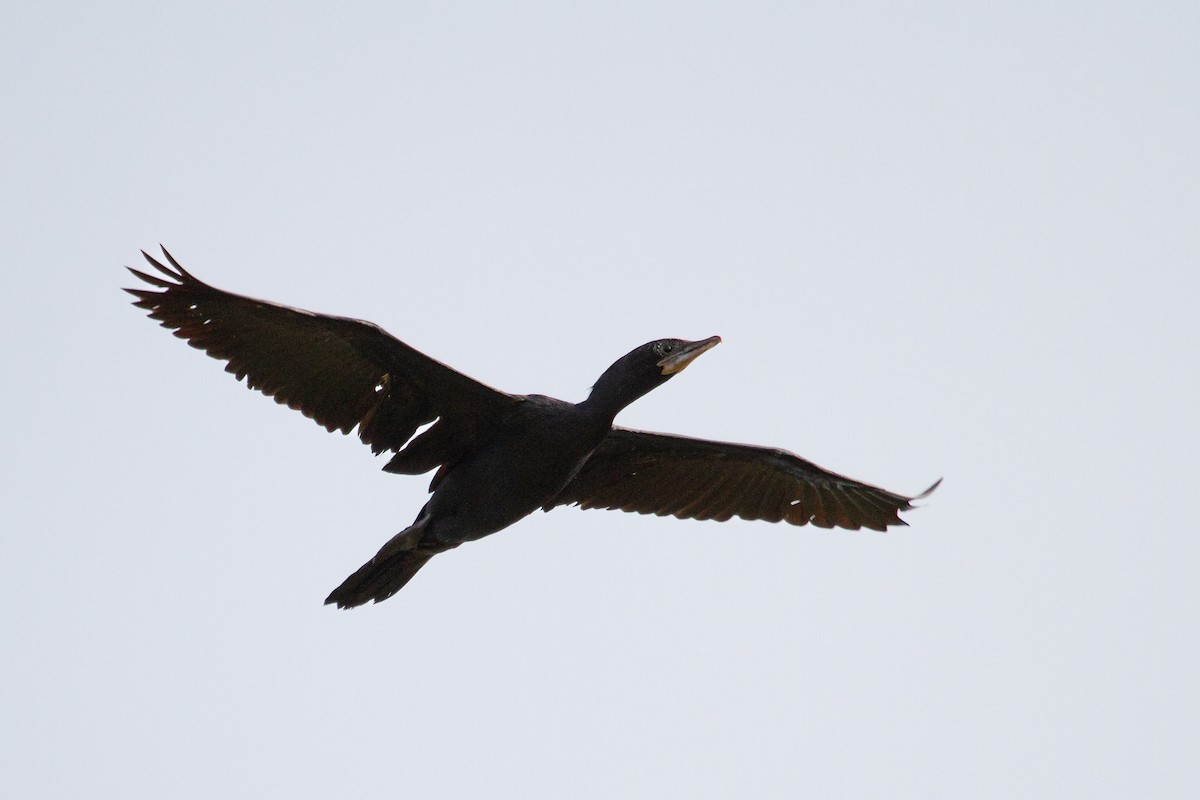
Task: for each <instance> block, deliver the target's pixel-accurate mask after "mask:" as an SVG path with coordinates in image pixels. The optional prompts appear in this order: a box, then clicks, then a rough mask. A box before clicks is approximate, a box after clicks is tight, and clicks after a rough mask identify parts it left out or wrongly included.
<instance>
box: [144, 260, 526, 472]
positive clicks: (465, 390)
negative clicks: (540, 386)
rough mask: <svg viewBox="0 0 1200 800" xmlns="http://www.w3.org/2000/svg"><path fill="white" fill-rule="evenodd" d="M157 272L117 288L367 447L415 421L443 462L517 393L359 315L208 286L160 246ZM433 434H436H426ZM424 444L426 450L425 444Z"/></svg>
mask: <svg viewBox="0 0 1200 800" xmlns="http://www.w3.org/2000/svg"><path fill="white" fill-rule="evenodd" d="M142 255H144V256H145V257H146V260H147V261H148V262H150V264H151V265H152V266H153V267H154V268H155V269H156V270H157V271H158V272H159V273H161V275H151V274H147V273H145V272H140V271H138V270H136V269H132V268H131V269H130V272H132V273H133V274H134V275H136V276H137V277H138V278H141V279H142V280H143V281H145V282H146V283H148V284H150V285H151V286H153V287H155V288H156V289H157V291H156V290H155V289H126V291H127V292H129V293H130V294H132V295H133V296H134V297H136V298H137V300H136V301H135V303H134V305H136V306H139V307H140V308H144V309H146V310H147V311H149V312H150V317H151V318H153V319H156V320H158V321H159V322H161V323H162V325H163V327H166V328H170V329H172V330H173V331H174V333H175V335H176V336H178V337H179V338H181V339H184V340H186V341H187V342H188V344H190V345H192V347H196V348H199V349H201V350H203V351H204V352H206V353H208V354H209V355H210V356H212V357H213V358H216V359H220V360H221V361H225V362H228V363H227V364H226V366H225V370H226V372H230V373H232V374H233V375H235V376H236V377H237V378H238V379H239V380H241V379H242V378H245V380H246V385H247V386H249V387H250V388H251V389H257V390H259V391H260V392H262V393H263V394H265V395H268V396H269V397H273V398H274V399H275V401H276V402H278V403H282V404H284V405H287V406H288V407H289V408H294V409H296V410H298V411H300V412H301V413H302V414H304V415H305V416H306V417H309V418H311V419H313V420H314V421H316V422H317V423H319V424H320V425H322V426H324V427H325V428H326V429H327V430H329V431H341V432H342V433H349V432H350V431H351V430H353V429H354V428H355V426H357V427H358V435H359V437H360V438H361V439H362V440H363V442H364V443H366V444H368V445H370V447H371V449H372V450H373V451H375V452H376V453H380V452H382V451H384V450H399V449H400V448H401V447H403V446H404V445H405V443H406V442H408V441H409V439H411V438H412V436H413V434H414V433H415V432H416V431H417V429H418V428H420V426H422V425H424V424H426V423H429V422H433V421H434V420H435V419H437V420H439V421H438V423H437V424H436V425H435V426H434V427H433V428H430V429H429V430H428V431H426V432H425V433H424V434H422V436H421V437H418V438H417V439H415V440H413V441H414V443H415V442H418V441H421V440H425V446H424V447H423V448H422V450H423V451H430V452H423V454H422V455H423V457H424V458H423V461H424V462H425V463H423V464H422V465H421V466H423V467H424V469H432V468H433V466H436V465H437V463H444V462H445V461H446V460H447V459H449V458H451V457H452V456H453V455H454V453H455V452H457V451H459V450H461V449H462V448H463V447H466V446H469V444H470V443H471V442H472V441H473V440H474V439H475V438H477V437H478V436H479V435H480V432H481V431H482V430H483V429H484V428H485V427H486V426H487V425H488V424H490V423H491V422H493V421H495V420H496V419H497V418H499V417H500V416H501V415H502V414H503V413H504V411H505V410H506V409H508V408H510V407H511V406H512V405H513V404H514V403H517V402H519V398H517V397H515V396H513V395H510V394H506V393H504V392H501V391H498V390H496V389H493V388H491V387H490V386H486V385H484V384H482V383H480V382H478V381H476V380H473V379H472V378H469V377H467V376H466V375H463V374H462V373H460V372H457V371H455V370H453V369H451V368H450V367H448V366H446V365H445V364H442V363H441V362H439V361H435V360H434V359H432V358H429V357H428V356H426V355H424V354H422V353H420V352H418V351H417V350H415V349H413V348H412V347H409V346H408V345H406V344H405V343H404V342H401V341H400V340H398V339H396V338H395V337H393V336H391V335H390V334H388V333H387V332H386V331H384V330H383V329H382V328H380V327H379V326H377V325H374V324H372V323H370V322H364V321H363V320H357V319H350V318H348V317H334V316H329V315H325V314H315V313H313V312H311V311H304V310H303V309H299V308H290V307H288V306H282V305H278V304H276V303H269V302H267V301H265V300H256V299H254V298H251V297H243V296H242V295H237V294H232V293H230V292H226V291H222V290H221V289H217V288H215V287H213V286H209V285H208V284H206V283H204V282H203V281H201V280H199V279H198V278H196V277H195V276H193V275H192V274H191V273H189V272H188V271H187V270H185V269H184V268H183V267H181V266H180V265H179V262H177V261H176V260H175V259H174V258H172V257H171V254H170V253H168V252H167V251H166V249H165V248H164V249H163V255H164V256H165V257H166V259H167V262H168V263H169V264H170V266H167V265H164V264H162V263H161V262H159V261H157V260H156V259H154V258H152V257H151V256H150V255H149V254H147V253H145V252H143V253H142ZM435 431H436V433H435ZM430 444H432V445H434V446H433V447H430V446H429V445H430Z"/></svg>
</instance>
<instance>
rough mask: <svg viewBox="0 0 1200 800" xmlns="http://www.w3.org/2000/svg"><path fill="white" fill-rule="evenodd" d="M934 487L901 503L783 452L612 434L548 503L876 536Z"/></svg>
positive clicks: (897, 497)
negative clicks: (810, 526) (844, 530)
mask: <svg viewBox="0 0 1200 800" xmlns="http://www.w3.org/2000/svg"><path fill="white" fill-rule="evenodd" d="M938 483H941V480H938V482H937V483H935V484H934V485H933V486H930V487H929V488H928V489H926V490H925V491H924V492H922V493H921V494H919V495H917V496H916V497H905V496H904V495H899V494H895V493H894V492H889V491H887V490H885V489H880V488H878V487H875V486H870V485H868V484H865V483H860V482H859V481H856V480H853V479H851V478H847V477H844V476H842V475H838V474H836V473H833V472H829V471H828V470H824V469H821V468H820V467H818V466H817V465H816V464H813V463H811V462H809V461H805V460H804V459H802V458H800V457H799V456H796V455H793V454H792V453H789V452H787V451H785V450H778V449H772V448H768V447H753V446H750V445H744V444H730V443H727V442H711V441H707V440H704V439H692V438H688V437H685V436H671V435H667V434H662V433H646V432H644V431H634V430H629V429H627V428H613V431H612V433H610V434H609V435H608V437H607V438H605V440H604V441H603V442H602V443H601V444H600V446H599V447H598V448H597V449H596V452H594V453H593V454H592V455H591V457H590V458H589V459H588V460H587V462H586V463H585V464H584V466H583V469H581V470H580V471H579V474H578V475H576V476H575V479H574V480H572V481H571V483H569V484H567V486H566V488H565V489H563V491H562V492H561V493H560V494H559V496H558V497H556V498H555V499H554V502H553V503H552V505H556V506H557V505H567V504H571V503H575V504H577V505H579V506H580V507H581V508H608V509H620V510H621V511H636V512H637V513H639V514H657V515H658V516H660V517H661V516H666V515H668V514H670V515H671V516H675V517H679V518H680V519H715V520H718V521H724V520H727V519H729V518H730V517H733V516H738V517H741V518H742V519H750V520H754V519H763V520H767V521H768V522H779V521H781V520H784V521H787V522H789V523H791V524H792V525H807V524H809V523H811V524H813V525H816V526H818V527H821V528H832V527H835V526H836V527H839V528H849V529H850V530H858V529H859V528H871V529H873V530H877V531H882V530H886V529H887V527H888V526H889V525H904V524H906V523H905V522H904V521H903V520H902V519H900V517H899V512H901V511H907V510H908V509H910V508H912V501H913V500H917V499H919V498H922V497H925V496H926V495H928V494H929V493H930V492H932V491H933V490H934V489H936V488H937V486H938Z"/></svg>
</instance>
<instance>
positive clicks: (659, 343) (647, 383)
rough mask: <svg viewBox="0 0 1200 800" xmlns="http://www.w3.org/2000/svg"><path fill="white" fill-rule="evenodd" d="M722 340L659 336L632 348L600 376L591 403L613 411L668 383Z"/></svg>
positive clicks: (717, 338)
mask: <svg viewBox="0 0 1200 800" xmlns="http://www.w3.org/2000/svg"><path fill="white" fill-rule="evenodd" d="M720 343H721V337H720V336H710V337H708V338H707V339H701V340H699V341H695V342H689V341H687V340H685V339H656V340H655V341H653V342H646V344H644V345H642V346H641V347H635V348H634V349H633V350H630V351H629V352H628V353H626V354H625V355H624V356H622V357H621V358H619V359H617V361H616V362H615V363H614V364H613V365H612V366H611V367H609V368H608V369H606V370H605V371H604V374H603V375H601V376H600V379H599V380H598V381H596V385H595V386H593V387H592V394H591V396H590V397H589V398H588V402H591V403H595V404H599V405H603V406H604V407H606V408H611V409H612V410H613V413H614V414H615V412H616V411H619V410H620V409H622V408H624V407H625V406H627V405H629V404H630V403H632V402H633V401H634V400H637V399H638V398H639V397H641V396H642V395H644V394H646V393H647V392H649V391H651V390H652V389H655V388H657V387H659V386H661V385H662V384H664V383H666V382H667V381H668V380H670V379H671V378H672V377H674V376H675V375H677V374H679V373H680V372H682V371H683V369H684V367H686V366H687V365H688V364H690V363H692V362H693V361H694V360H695V359H696V357H697V356H699V355H700V354H701V353H704V352H706V351H708V350H711V349H712V348H714V347H716V346H717V345H718V344H720Z"/></svg>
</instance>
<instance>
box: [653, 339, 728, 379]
mask: <svg viewBox="0 0 1200 800" xmlns="http://www.w3.org/2000/svg"><path fill="white" fill-rule="evenodd" d="M720 343H721V337H720V336H710V337H708V338H707V339H701V340H700V341H698V342H685V343H684V344H682V345H680V347H679V349H678V350H676V351H675V352H674V353H671V355H669V356H667V357H666V358H664V359H663V360H662V361H659V362H658V366H659V367H660V368H661V369H662V374H663V375H674V374H675V373H676V372H681V371H682V370H683V368H684V367H686V366H687V365H688V364H690V363H692V362H693V361H695V360H696V356H698V355H700V354H701V353H703V352H705V351H707V350H711V349H713V348H714V347H716V346H717V345H719V344H720Z"/></svg>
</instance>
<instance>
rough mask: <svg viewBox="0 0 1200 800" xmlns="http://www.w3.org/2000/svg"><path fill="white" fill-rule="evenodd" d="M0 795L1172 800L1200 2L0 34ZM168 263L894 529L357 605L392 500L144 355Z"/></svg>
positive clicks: (394, 522)
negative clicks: (335, 604)
mask: <svg viewBox="0 0 1200 800" xmlns="http://www.w3.org/2000/svg"><path fill="white" fill-rule="evenodd" d="M0 30H2V31H3V33H0V43H2V46H0V89H2V96H3V98H4V100H3V109H4V110H3V112H0V113H2V115H3V124H2V125H0V145H2V148H0V152H2V153H3V156H0V163H2V165H3V166H2V178H3V180H2V185H3V189H2V190H0V191H3V196H4V208H3V212H4V213H3V214H2V215H0V231H2V234H3V235H2V240H3V244H4V262H5V265H6V273H5V275H6V283H7V288H6V290H5V291H4V292H3V293H2V294H0V303H2V304H3V319H4V332H5V335H4V336H3V337H2V338H0V351H2V352H0V357H2V363H3V365H4V370H5V375H6V377H5V380H4V386H5V391H4V393H3V400H0V403H2V404H3V406H4V410H5V415H4V416H5V419H6V420H7V433H6V441H5V444H4V447H3V448H2V450H0V459H2V466H3V483H2V484H0V515H2V524H0V529H2V532H0V547H2V550H0V641H2V642H3V652H4V656H3V658H2V659H0V786H4V787H5V788H4V794H5V795H6V796H9V797H21V798H35V797H36V798H84V797H86V798H108V797H112V798H162V797H171V798H213V797H292V798H327V797H368V796H373V797H390V796H396V797H421V798H469V797H488V798H530V797H547V798H550V797H553V798H610V797H629V798H642V797H644V798H664V797H688V798H721V797H799V796H812V797H878V798H933V797H944V798H960V797H997V798H1000V797H1053V798H1063V797H1087V798H1097V797H1114V798H1127V797H1195V796H1197V794H1198V793H1200V767H1198V761H1197V758H1196V754H1197V752H1200V722H1198V720H1200V687H1198V682H1197V680H1196V664H1197V659H1198V656H1200V649H1198V648H1197V644H1196V634H1197V614H1198V612H1200V590H1198V589H1197V571H1198V569H1200V537H1198V531H1197V530H1196V522H1195V519H1194V516H1193V509H1194V507H1195V493H1196V491H1197V478H1198V477H1200V475H1198V470H1197V466H1196V452H1197V448H1198V447H1200V435H1198V428H1200V425H1198V423H1197V421H1196V407H1197V398H1198V395H1200V392H1198V380H1197V351H1198V343H1200V323H1198V321H1197V305H1198V301H1200V224H1198V223H1200V148H1198V147H1197V143H1198V142H1200V48H1198V47H1197V41H1198V40H1200V6H1198V5H1197V4H1195V3H1194V2H1179V3H1170V2H1163V3H1151V4H1146V3H1134V2H1128V3H1108V2H1098V3H1056V4H1047V3H1040V2H1038V3H1032V2H1031V3H1001V4H995V3H992V4H961V3H946V4H933V3H929V4H914V5H909V6H900V5H897V4H872V3H856V2H836V3H820V4H814V3H805V4H801V3H766V4H760V3H736V4H735V3H728V4H705V3H700V4H697V3H604V4H584V3H556V4H473V3H472V4H460V3H420V4H415V3H392V4H379V5H358V6H351V5H347V4H340V5H334V4H330V5H328V6H324V5H313V4H303V3H279V4H273V5H272V4H257V3H245V2H238V3H225V4H222V3H214V2H205V3H198V4H194V5H193V4H184V3H167V4H161V3H149V2H147V3H37V4H34V3H14V4H9V6H7V7H6V8H5V10H4V11H2V12H0ZM159 242H162V243H164V244H166V245H167V246H168V247H169V248H171V249H172V252H173V253H174V254H175V255H176V257H177V258H179V260H180V261H181V262H182V263H183V264H184V265H185V266H186V267H188V268H189V269H191V270H192V271H194V272H195V273H196V274H197V275H198V276H200V277H201V278H203V279H205V280H207V281H209V282H211V283H213V284H215V285H217V286H220V287H222V288H225V289H228V290H231V291H236V292H241V293H245V294H250V295H253V296H259V297H265V298H269V299H272V300H277V301H280V302H285V303H289V304H292V305H298V306H301V307H305V308H310V309H314V310H319V311H324V312H328V313H336V314H346V315H351V316H356V317H362V318H365V319H370V320H373V321H375V322H377V323H379V324H381V325H382V326H383V327H385V328H386V329H387V330H389V331H390V332H391V333H393V334H394V335H396V336H397V337H399V338H401V339H403V340H404V341H406V342H408V343H410V344H412V345H413V346H415V347H417V348H419V349H421V350H422V351H424V352H426V353H428V354H430V355H432V356H434V357H435V358H438V359H440V360H442V361H444V362H446V363H449V364H451V365H453V366H455V367H456V368H458V369H460V370H462V371H464V372H466V373H467V374H470V375H472V376H475V377H477V378H479V379H481V380H484V381H486V382H487V383H490V384H492V385H494V386H497V387H499V388H502V389H505V390H508V391H514V392H541V393H545V394H550V395H554V396H557V397H562V398H564V399H569V400H580V399H582V398H583V397H585V396H586V394H587V391H588V388H589V387H590V386H591V384H592V382H593V381H594V380H595V379H596V377H597V376H599V374H600V373H601V372H602V371H603V370H604V368H605V367H607V366H608V365H609V364H610V363H611V362H612V361H613V360H614V359H615V358H617V357H618V356H620V355H622V354H624V353H625V352H627V351H628V350H629V349H630V348H632V347H634V346H635V345H638V344H640V343H642V342H644V341H647V340H649V339H653V338H658V337H663V336H677V337H681V338H700V337H704V336H709V335H712V334H719V335H721V336H722V337H723V339H724V343H723V344H722V345H721V346H720V347H718V348H717V349H715V350H714V351H712V352H711V353H709V354H707V355H705V356H704V357H703V358H702V359H700V360H699V361H697V362H696V363H695V364H694V365H693V366H692V367H691V369H689V370H688V371H687V372H686V373H685V374H683V375H682V376H680V377H678V378H677V379H676V380H674V381H672V382H671V383H670V384H668V385H667V386H664V387H663V388H661V389H660V390H658V391H655V392H654V393H652V394H651V395H649V396H647V397H645V398H643V399H642V400H640V401H638V402H637V403H636V404H635V405H634V406H633V407H631V408H630V409H628V411H627V412H626V413H624V414H623V415H622V416H621V417H620V418H619V422H620V423H622V424H625V425H628V426H632V427H641V428H648V429H651V430H662V431H670V432H676V433H686V434H690V435H695V436H705V437H711V438H718V439H726V440H734V441H744V442H751V443H756V444H769V445H775V446H780V447H784V448H787V449H789V450H793V451H795V452H797V453H799V454H801V455H803V456H805V457H807V458H810V459H812V460H814V461H816V462H817V463H819V464H822V465H823V466H826V467H828V468H830V469H834V470H837V471H840V472H844V473H847V474H850V475H853V476H854V477H857V478H860V479H862V480H865V481H868V482H871V483H876V484H879V485H882V486H885V487H888V488H890V489H893V490H896V491H901V492H917V491H920V490H921V489H924V488H925V487H926V486H928V485H929V483H931V482H932V481H933V480H934V479H936V478H938V477H939V476H943V475H944V476H945V483H944V484H943V486H942V487H941V488H940V489H939V490H938V492H937V493H935V494H934V495H933V496H932V497H931V498H929V500H928V501H926V502H924V503H923V507H922V508H920V509H918V510H915V511H913V512H911V513H909V514H908V515H907V518H908V520H909V522H910V524H911V527H909V528H904V529H900V530H893V531H892V532H890V533H888V534H886V535H885V534H877V533H873V532H845V531H824V530H813V529H809V528H794V527H789V526H786V525H769V524H766V523H747V522H742V521H731V522H726V523H723V524H717V523H711V522H709V523H699V522H684V521H680V520H675V519H669V518H668V519H658V518H653V517H641V516H637V515H626V514H620V513H616V512H598V511H587V512H584V511H579V510H576V509H559V510H556V511H555V512H553V513H551V514H541V513H538V514H536V515H535V516H532V517H530V518H528V519H526V520H524V521H522V522H521V523H519V524H517V525H515V526H514V527H512V528H511V529H509V530H507V531H505V532H503V533H501V534H499V535H496V536H493V537H490V538H488V539H485V540H483V541H480V542H477V543H473V544H470V545H468V546H465V547H462V548H460V549H459V550H456V551H454V552H453V553H451V554H448V555H445V556H442V557H440V558H438V559H436V560H435V561H434V562H433V563H432V564H430V565H429V566H428V567H426V568H425V569H424V570H423V571H422V572H421V573H420V575H418V576H417V578H416V579H415V580H414V581H413V582H412V583H411V584H410V585H409V586H408V587H407V588H406V589H404V591H403V592H402V593H401V594H399V595H398V596H396V597H395V598H393V599H392V600H389V601H388V602H386V603H384V604H381V605H374V606H368V607H365V608H360V609H357V610H355V611H352V612H344V611H336V610H334V609H332V608H328V607H325V606H323V605H322V600H323V599H324V597H325V596H326V594H327V593H328V592H329V591H330V590H331V589H332V588H333V587H335V586H337V585H338V584H339V583H340V582H341V581H342V579H343V578H344V577H345V576H346V575H348V574H349V573H350V572H352V571H353V570H354V569H356V568H357V567H358V566H359V565H360V564H361V563H363V562H364V561H365V560H366V559H368V558H369V557H370V556H371V555H373V554H374V553H375V551H376V549H377V548H378V547H379V546H380V545H381V544H382V543H383V542H384V541H386V540H387V539H388V538H389V537H390V536H391V535H392V534H394V533H395V532H397V531H398V530H400V529H402V528H403V527H405V526H406V525H407V524H408V523H409V522H411V520H412V519H413V517H414V516H415V515H416V513H417V511H418V509H419V508H420V506H421V504H422V503H423V502H424V497H425V493H424V490H425V486H426V484H427V479H425V478H411V477H399V476H393V475H387V474H384V473H382V472H381V471H379V467H380V466H382V464H383V461H382V459H376V458H374V457H372V455H371V454H370V451H369V450H368V449H367V448H365V447H363V446H362V445H361V444H359V443H358V442H357V440H356V439H354V438H352V437H342V436H333V435H330V434H328V433H325V432H324V431H323V430H322V429H321V428H319V427H318V426H316V425H314V424H312V423H311V422H309V421H308V420H306V419H304V418H303V417H301V416H300V415H299V414H296V413H294V412H290V411H288V410H286V409H283V408H281V407H278V406H276V405H275V404H274V403H273V402H271V401H270V400H268V399H265V398H263V397H262V396H259V395H256V394H253V393H251V392H248V391H246V389H245V388H244V387H242V386H239V385H238V384H237V383H236V382H235V381H234V380H233V379H232V378H231V377H229V376H228V375H225V374H224V373H223V372H222V369H221V365H219V364H218V363H217V362H215V361H212V360H211V359H207V358H205V357H203V356H202V354H200V353H199V352H197V351H194V350H192V349H190V348H188V347H186V346H184V345H183V344H182V343H181V342H179V341H178V340H175V339H173V338H172V337H171V336H169V335H167V333H166V332H165V331H163V330H161V329H159V328H157V327H156V326H155V325H154V324H153V323H152V322H150V321H149V320H147V319H145V318H144V316H143V315H142V313H141V312H140V311H139V310H137V309H135V308H133V307H131V306H130V305H129V304H128V303H127V301H128V300H129V299H130V298H129V297H128V296H127V295H124V294H123V293H122V292H120V287H122V286H128V285H131V283H130V278H129V277H128V276H127V274H126V273H125V272H124V270H123V269H122V267H123V265H132V266H137V265H138V262H139V259H140V256H139V255H138V250H139V249H140V248H146V249H151V248H153V247H155V246H156V245H157V244H158V243H159Z"/></svg>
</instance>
